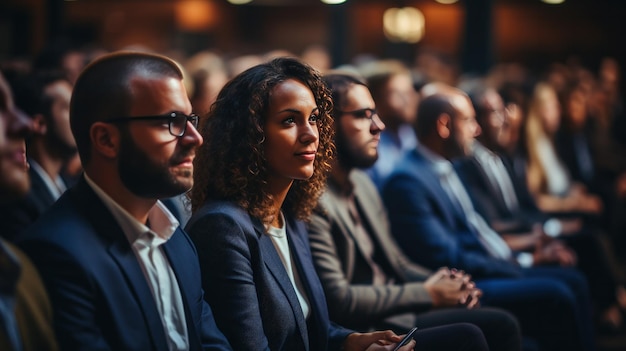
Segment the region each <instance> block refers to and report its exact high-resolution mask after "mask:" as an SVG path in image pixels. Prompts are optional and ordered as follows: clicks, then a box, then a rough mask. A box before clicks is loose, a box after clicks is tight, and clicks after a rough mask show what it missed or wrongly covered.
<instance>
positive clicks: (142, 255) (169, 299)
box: [85, 174, 189, 351]
mask: <svg viewBox="0 0 626 351" xmlns="http://www.w3.org/2000/svg"><path fill="white" fill-rule="evenodd" d="M85 180H86V181H87V184H89V186H91V188H92V189H93V190H94V192H95V193H96V195H98V197H99V198H100V199H101V200H102V202H104V204H105V206H106V207H107V208H108V209H109V211H111V213H112V214H113V217H114V218H115V220H116V221H117V223H118V224H119V225H120V227H121V228H122V230H123V231H124V234H125V235H126V238H128V242H129V243H130V244H131V247H132V248H133V252H134V253H135V256H136V257H137V261H138V263H139V266H140V267H141V269H142V271H143V273H144V276H145V277H146V281H147V282H148V286H149V287H150V291H151V292H152V296H153V297H154V301H155V304H156V307H157V309H158V311H159V315H160V316H161V323H162V324H163V329H164V331H165V335H166V338H167V343H168V349H169V350H170V351H179V350H188V349H189V337H188V335H187V323H186V320H185V309H184V306H183V299H182V296H181V293H180V288H179V286H178V280H177V279H176V275H175V274H174V271H173V270H172V267H171V265H170V263H169V261H168V259H167V256H166V255H165V252H163V248H162V245H163V244H165V243H166V242H167V241H168V240H169V239H170V238H171V237H172V235H173V234H174V232H175V231H176V228H178V226H179V223H178V221H177V220H176V218H175V217H174V216H173V215H172V214H171V213H170V212H169V210H168V209H167V208H166V207H165V205H163V204H162V203H161V202H160V201H157V203H156V205H155V206H153V207H152V209H151V210H150V212H149V213H148V222H149V225H150V227H148V226H146V225H145V224H143V223H141V222H139V221H137V220H136V219H135V218H134V217H133V216H131V215H130V213H128V211H126V210H125V209H124V208H122V207H121V206H120V205H119V204H118V203H116V202H115V201H114V200H113V199H112V198H111V197H110V196H109V195H108V194H107V193H105V192H104V191H103V190H102V189H101V188H100V187H98V185H96V184H95V183H94V182H93V180H91V179H90V178H89V176H88V175H87V174H85Z"/></svg>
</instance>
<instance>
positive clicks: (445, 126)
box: [436, 113, 452, 139]
mask: <svg viewBox="0 0 626 351" xmlns="http://www.w3.org/2000/svg"><path fill="white" fill-rule="evenodd" d="M451 122H452V119H451V118H450V115H448V114H447V113H442V114H441V115H440V116H439V118H437V126H436V128H437V134H438V135H439V136H440V137H441V139H448V138H449V137H450V129H451V128H452V126H451Z"/></svg>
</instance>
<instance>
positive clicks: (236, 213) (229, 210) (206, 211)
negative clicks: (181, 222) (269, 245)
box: [185, 201, 263, 235]
mask: <svg viewBox="0 0 626 351" xmlns="http://www.w3.org/2000/svg"><path fill="white" fill-rule="evenodd" d="M216 214H221V215H225V216H227V217H230V218H232V219H233V220H235V221H236V222H237V223H238V224H239V225H240V226H241V227H242V228H243V229H244V231H249V232H251V233H254V232H255V231H256V232H257V234H259V235H260V234H261V233H263V224H262V223H261V221H259V220H258V219H256V218H253V217H251V216H250V214H248V212H247V211H246V210H244V209H243V208H242V207H241V206H239V205H237V204H235V203H234V202H231V201H207V202H206V203H204V205H202V206H201V207H200V208H199V209H198V210H197V211H196V212H194V213H193V214H192V215H191V218H190V219H189V221H187V225H186V226H185V230H190V229H191V228H193V226H194V225H195V224H196V223H197V222H198V221H200V220H201V219H202V218H204V217H206V216H208V215H216Z"/></svg>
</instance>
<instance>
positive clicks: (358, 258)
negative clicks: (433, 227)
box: [309, 72, 521, 351]
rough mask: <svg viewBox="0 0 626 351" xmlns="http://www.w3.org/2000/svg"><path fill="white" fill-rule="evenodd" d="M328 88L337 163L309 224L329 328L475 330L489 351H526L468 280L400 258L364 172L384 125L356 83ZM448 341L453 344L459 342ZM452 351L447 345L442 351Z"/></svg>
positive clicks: (506, 318) (344, 81) (330, 78)
mask: <svg viewBox="0 0 626 351" xmlns="http://www.w3.org/2000/svg"><path fill="white" fill-rule="evenodd" d="M324 80H325V82H326V84H327V85H328V87H329V88H330V90H331V92H332V97H333V103H334V110H333V117H334V120H335V142H336V145H337V159H336V161H335V162H334V163H333V166H332V170H331V173H330V176H329V178H328V181H327V183H328V185H327V187H326V190H325V192H324V194H323V195H322V197H321V198H320V202H319V207H318V208H316V209H315V211H314V213H313V215H312V217H311V221H310V223H309V239H310V242H311V252H312V254H313V261H314V263H315V268H316V270H317V273H318V275H319V277H320V281H321V283H322V286H323V287H324V292H325V295H326V300H327V302H328V307H329V313H330V318H331V320H332V321H334V322H336V323H339V324H341V325H343V326H346V327H349V328H353V329H356V330H368V329H386V328H391V329H393V330H395V331H397V332H398V333H404V332H407V331H408V330H409V329H410V328H411V327H413V326H418V327H419V328H420V329H425V328H432V327H441V326H446V325H450V324H454V323H471V324H474V325H476V326H478V327H479V328H480V329H481V331H482V333H483V334H484V336H485V339H486V340H487V343H488V344H489V349H490V350H501V351H505V350H520V348H521V346H520V343H521V335H520V334H521V332H520V330H519V326H518V324H517V321H516V319H515V317H513V316H512V315H511V314H509V313H507V312H505V311H502V310H497V309H490V308H477V306H478V305H479V298H480V295H481V291H480V290H478V289H476V287H475V286H474V283H473V282H471V281H470V278H469V276H467V275H465V274H463V272H459V271H456V270H453V269H447V268H444V269H440V270H438V271H436V272H433V271H430V270H429V269H426V268H424V267H421V266H419V265H417V264H415V263H413V262H411V261H410V260H409V258H408V257H407V256H406V255H404V254H403V253H402V250H401V249H400V248H399V247H398V246H397V244H396V243H395V240H394V239H393V237H392V236H391V231H390V228H389V221H388V219H387V213H386V211H385V209H384V207H383V204H382V200H381V198H380V196H379V195H378V192H377V190H376V187H375V186H374V184H373V183H372V181H371V180H370V179H369V177H368V176H367V175H366V174H365V173H364V172H363V171H362V170H360V169H362V168H366V167H369V166H371V165H372V164H373V163H374V162H375V161H376V160H377V159H378V155H379V153H378V150H377V148H378V142H379V140H380V134H381V132H382V131H383V130H384V129H385V124H383V123H382V121H381V120H380V118H379V117H378V115H377V114H376V112H375V111H376V110H375V109H374V108H373V107H374V101H373V99H372V97H371V95H370V93H369V90H368V88H367V86H365V84H364V83H363V82H361V81H360V80H359V79H358V78H357V77H353V76H350V75H346V74H342V73H339V72H337V73H333V74H328V75H326V76H325V77H324ZM381 157H385V156H384V155H381ZM445 338H446V339H447V341H448V342H450V343H451V344H454V342H455V339H458V338H459V335H455V334H454V333H449V334H448V335H446V336H445ZM456 341H459V340H456ZM451 344H447V345H451ZM454 346H458V345H454ZM418 348H419V347H418ZM449 348H452V347H450V346H448V347H446V346H445V344H443V343H442V344H441V345H440V346H439V348H438V350H446V349H449Z"/></svg>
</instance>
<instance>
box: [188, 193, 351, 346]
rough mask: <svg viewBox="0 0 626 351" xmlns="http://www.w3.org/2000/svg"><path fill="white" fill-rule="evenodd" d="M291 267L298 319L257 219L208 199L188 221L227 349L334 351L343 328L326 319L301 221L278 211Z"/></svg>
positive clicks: (290, 291)
mask: <svg viewBox="0 0 626 351" xmlns="http://www.w3.org/2000/svg"><path fill="white" fill-rule="evenodd" d="M285 219H286V225H287V236H288V240H289V247H290V249H291V258H292V261H293V264H294V269H297V272H298V275H299V277H300V280H301V282H302V285H303V286H304V289H305V291H304V293H305V294H306V296H307V298H308V300H309V305H310V312H311V313H310V316H309V318H308V323H307V320H305V318H304V315H303V313H302V309H301V307H300V304H299V302H298V298H297V297H296V293H295V290H294V288H293V285H292V284H291V281H290V280H289V276H288V275H287V271H286V270H285V267H284V266H283V263H282V261H281V258H280V256H279V255H278V253H277V251H276V249H275V248H274V244H273V243H272V240H271V238H270V237H269V236H268V235H267V234H265V229H264V226H263V224H262V223H261V222H260V221H259V220H258V219H256V218H252V217H250V215H249V214H248V213H247V212H246V211H244V210H243V209H242V208H241V207H239V206H237V205H235V204H233V203H230V202H208V203H206V204H205V205H204V206H203V207H202V208H200V209H199V210H198V211H197V212H196V213H194V215H193V216H192V218H191V219H190V220H189V223H188V225H187V230H188V231H189V234H190V236H191V238H192V240H193V241H194V243H195V244H196V247H197V248H198V253H199V257H200V266H201V267H202V282H203V286H204V287H205V288H206V299H207V301H208V302H209V303H210V304H211V307H213V310H214V311H215V317H216V321H217V324H218V326H219V327H220V329H221V330H222V331H223V332H224V334H225V335H226V337H227V338H228V340H229V341H230V342H231V344H232V345H233V347H234V349H235V350H245V351H252V350H269V349H271V350H274V351H276V350H284V351H291V350H311V351H322V350H327V349H328V350H339V349H340V347H341V346H340V345H341V344H342V343H343V341H344V339H345V338H346V336H347V335H348V334H349V333H351V331H349V330H346V329H343V328H339V327H337V326H335V325H333V324H331V323H330V322H329V318H328V308H327V306H326V301H325V298H324V291H323V290H322V286H321V284H320V282H319V279H318V277H317V274H316V273H315V268H314V267H313V260H312V258H311V251H310V248H309V243H308V239H307V233H306V229H305V228H304V225H303V224H302V223H301V222H299V221H295V220H293V219H291V216H289V215H288V214H286V213H285Z"/></svg>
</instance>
